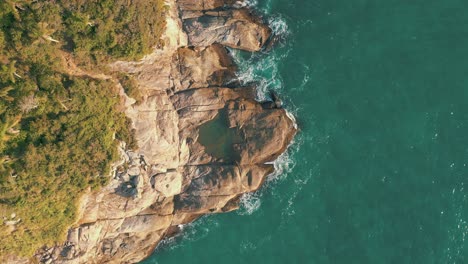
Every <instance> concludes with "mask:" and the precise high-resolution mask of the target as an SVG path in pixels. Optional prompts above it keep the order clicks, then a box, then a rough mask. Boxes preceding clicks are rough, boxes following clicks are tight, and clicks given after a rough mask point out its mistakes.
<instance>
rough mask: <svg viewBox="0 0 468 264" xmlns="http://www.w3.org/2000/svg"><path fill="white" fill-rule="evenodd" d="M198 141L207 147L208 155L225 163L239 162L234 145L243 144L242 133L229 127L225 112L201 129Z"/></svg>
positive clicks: (220, 112) (221, 112)
mask: <svg viewBox="0 0 468 264" xmlns="http://www.w3.org/2000/svg"><path fill="white" fill-rule="evenodd" d="M198 141H199V142H200V144H202V145H203V146H204V147H205V150H206V153H208V154H210V155H212V156H213V157H216V158H219V159H221V160H222V161H223V162H230V163H232V162H235V161H236V160H239V154H238V153H237V152H236V151H235V149H234V144H237V143H240V142H242V137H241V135H240V132H239V131H238V130H237V129H235V128H230V127H229V120H228V117H227V113H226V111H225V110H221V111H219V113H218V115H217V116H216V117H215V118H214V119H213V120H210V121H208V122H206V123H204V124H203V125H201V126H200V128H199V138H198Z"/></svg>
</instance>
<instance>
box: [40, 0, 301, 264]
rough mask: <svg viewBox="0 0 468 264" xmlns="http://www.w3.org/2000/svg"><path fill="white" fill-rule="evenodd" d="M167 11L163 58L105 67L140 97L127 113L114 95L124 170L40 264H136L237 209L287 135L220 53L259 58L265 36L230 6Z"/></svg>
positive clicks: (281, 117)
mask: <svg viewBox="0 0 468 264" xmlns="http://www.w3.org/2000/svg"><path fill="white" fill-rule="evenodd" d="M168 3H169V6H170V12H169V15H168V18H167V20H168V21H167V25H168V26H167V31H166V34H165V42H166V46H165V47H164V49H163V50H156V51H155V52H154V53H153V54H151V55H148V56H147V57H146V58H145V59H143V60H142V61H139V62H117V63H114V64H113V65H112V67H113V70H114V71H119V72H126V73H128V74H131V75H132V76H134V77H135V79H136V80H137V82H138V86H139V89H140V91H141V93H142V95H143V100H142V102H140V103H139V104H135V100H133V99H132V98H128V97H127V96H126V95H125V94H123V93H122V96H123V97H124V101H125V102H124V103H125V106H126V114H127V116H128V117H129V118H130V119H131V120H132V125H133V128H134V129H135V136H136V140H137V144H138V149H137V150H134V151H128V150H125V148H124V146H123V147H122V149H121V156H122V164H121V166H120V167H123V168H125V169H119V170H116V172H115V174H114V175H113V179H112V180H111V183H110V184H109V185H108V186H106V187H105V188H103V189H101V190H99V191H98V192H89V193H87V194H86V195H85V196H84V197H83V199H82V201H81V208H80V216H79V221H78V222H77V223H76V225H75V226H73V227H72V228H70V230H69V232H68V237H67V241H66V242H65V243H64V244H62V245H57V246H55V247H51V248H46V247H45V248H43V249H41V250H40V251H39V252H38V254H37V255H36V258H37V260H39V261H40V262H42V263H136V262H138V261H141V260H142V259H144V258H145V257H147V256H148V255H149V254H151V252H152V251H153V250H154V248H155V247H156V246H157V244H158V243H159V242H160V241H161V239H163V238H165V237H167V236H170V235H172V234H174V232H175V231H177V229H178V225H181V224H187V223H189V222H192V221H194V220H195V219H197V218H199V217H200V216H201V215H204V214H210V213H219V212H227V211H231V210H235V209H237V207H238V203H239V198H240V196H241V195H242V194H244V193H247V192H252V191H255V190H257V189H258V188H259V187H260V186H261V185H262V183H263V181H264V180H265V177H266V176H267V175H268V174H270V173H272V172H273V170H274V168H273V165H272V164H271V163H268V162H272V161H274V160H275V159H276V158H277V157H278V156H279V155H280V154H281V153H283V152H284V151H285V150H286V148H287V146H288V145H289V144H290V142H291V141H292V139H293V137H294V135H295V133H296V128H295V124H294V122H293V121H292V120H291V119H290V118H289V117H288V115H287V113H286V111H285V110H284V109H282V108H281V105H279V104H277V103H275V102H272V103H270V104H262V103H259V102H257V101H255V88H254V87H241V86H240V85H239V82H237V81H236V66H235V64H234V63H233V60H232V58H231V57H230V55H229V51H228V50H227V49H226V47H231V48H238V49H243V50H247V51H257V50H260V49H261V48H262V47H263V45H264V44H265V42H266V41H267V40H268V38H269V36H270V32H271V30H270V29H269V28H268V27H267V26H265V25H264V24H262V23H261V20H260V18H258V17H255V16H253V15H252V13H251V12H250V11H249V10H247V9H244V8H238V7H239V6H241V4H240V3H239V2H238V1H229V0H226V1H221V0H212V1H210V0H205V1H196V0H179V1H178V2H175V1H168ZM210 122H212V123H210ZM229 135H231V136H229ZM210 137H213V140H219V142H221V143H217V144H216V143H214V144H212V145H210V143H206V142H205V141H206V140H204V138H210ZM215 142H217V141H215ZM226 150H228V151H226ZM267 163H268V164H267Z"/></svg>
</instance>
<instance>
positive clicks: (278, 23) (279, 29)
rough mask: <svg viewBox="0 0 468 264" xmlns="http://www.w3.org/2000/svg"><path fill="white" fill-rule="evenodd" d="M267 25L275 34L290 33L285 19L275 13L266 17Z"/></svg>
mask: <svg viewBox="0 0 468 264" xmlns="http://www.w3.org/2000/svg"><path fill="white" fill-rule="evenodd" d="M268 25H269V26H270V28H271V30H272V32H273V34H274V35H276V36H287V35H289V33H290V31H289V27H288V24H287V23H286V19H284V17H282V16H279V15H277V16H273V17H270V18H269V19H268Z"/></svg>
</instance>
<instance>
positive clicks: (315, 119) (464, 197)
mask: <svg viewBox="0 0 468 264" xmlns="http://www.w3.org/2000/svg"><path fill="white" fill-rule="evenodd" d="M255 2H256V4H255V7H256V8H258V9H259V10H260V12H263V13H265V14H266V18H267V19H268V20H269V21H270V22H271V23H273V26H274V28H275V30H276V31H278V32H283V33H284V34H286V36H287V37H285V38H284V41H283V42H280V43H279V45H277V46H276V47H275V48H274V49H273V50H272V51H271V52H269V53H266V54H255V55H250V54H245V53H240V52H234V54H236V59H237V61H238V62H239V64H240V70H241V72H242V79H243V80H244V81H246V82H247V81H251V80H257V81H259V83H260V87H259V98H260V99H263V98H265V95H266V91H268V90H269V89H273V90H275V91H276V92H277V93H278V94H279V95H280V96H281V97H282V99H283V101H284V103H285V107H286V108H287V109H288V110H289V111H291V112H293V113H294V114H295V116H296V118H297V121H298V125H299V127H300V132H299V134H298V136H297V138H296V140H295V143H294V144H293V145H292V147H291V149H290V151H289V152H288V153H287V155H285V156H284V157H282V159H281V162H280V163H278V164H276V165H277V167H279V168H284V170H282V171H283V173H281V174H277V175H274V177H273V178H271V179H270V180H269V181H267V183H266V185H265V186H264V187H263V188H262V189H261V190H260V191H259V192H257V193H255V194H253V195H250V196H246V197H245V198H244V199H243V201H242V205H243V208H241V210H239V211H237V212H231V213H227V214H220V215H212V216H207V217H204V218H202V219H201V220H199V221H198V222H196V223H194V224H191V225H188V226H185V227H184V231H183V232H182V234H181V235H180V236H179V237H177V238H175V239H173V240H170V241H167V242H165V243H164V244H163V245H162V246H160V247H159V248H158V249H157V251H156V252H155V254H154V255H153V256H151V257H150V258H149V259H148V260H146V261H145V262H144V263H160V264H171V263H278V264H279V263H326V264H332V263H333V264H334V263H424V264H426V263H428V264H430V263H468V241H467V240H466V239H467V236H468V223H467V221H468V190H467V186H466V185H467V184H468V168H467V164H468V48H467V47H468V29H467V26H466V25H467V22H468V5H467V4H466V2H465V1H460V0H445V1H422V0H415V1H406V0H397V1H384V0H375V1H367V0H356V1H345V0H308V1H299V0H290V1H280V0H258V1H255ZM252 3H253V1H252ZM293 165H294V166H293Z"/></svg>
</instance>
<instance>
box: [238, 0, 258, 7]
mask: <svg viewBox="0 0 468 264" xmlns="http://www.w3.org/2000/svg"><path fill="white" fill-rule="evenodd" d="M256 5H258V2H257V1H256V0H240V1H236V3H235V4H234V7H235V8H241V7H253V6H256Z"/></svg>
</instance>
